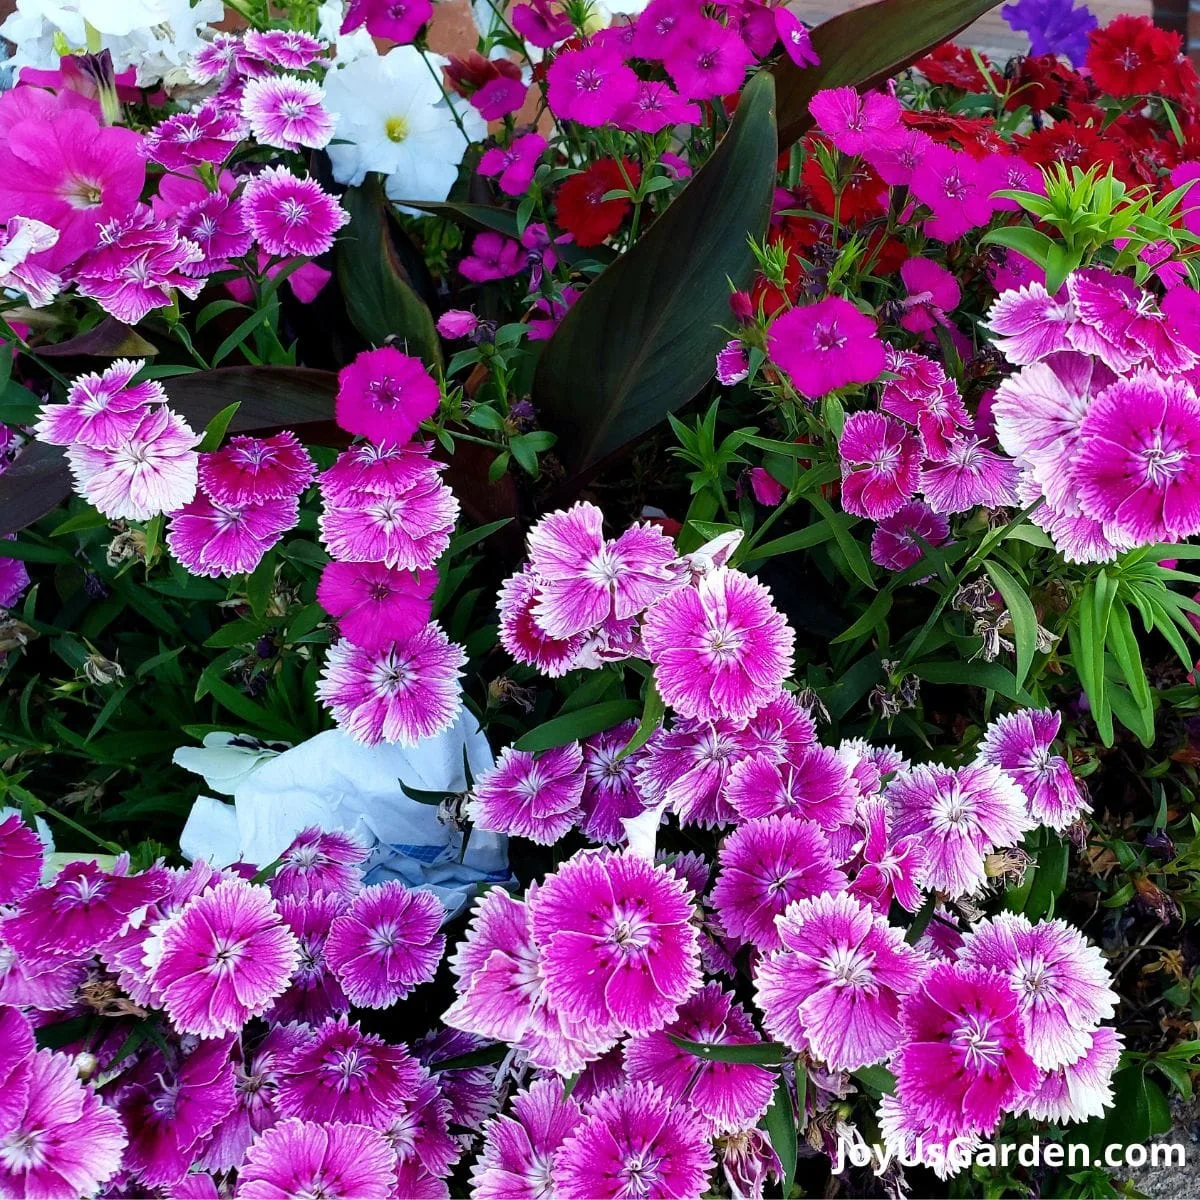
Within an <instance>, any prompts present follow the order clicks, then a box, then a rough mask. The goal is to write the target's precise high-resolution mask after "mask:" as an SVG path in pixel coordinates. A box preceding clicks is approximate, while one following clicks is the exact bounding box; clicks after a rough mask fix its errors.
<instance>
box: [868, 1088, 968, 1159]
mask: <svg viewBox="0 0 1200 1200" xmlns="http://www.w3.org/2000/svg"><path fill="white" fill-rule="evenodd" d="M879 1133H880V1135H881V1136H882V1138H883V1144H884V1146H885V1147H886V1148H887V1149H888V1150H890V1151H891V1152H892V1153H893V1154H894V1155H896V1156H897V1157H898V1158H899V1157H905V1161H913V1162H918V1161H919V1162H920V1163H921V1165H922V1166H925V1167H928V1168H929V1169H930V1170H931V1171H932V1172H933V1173H934V1174H935V1175H936V1176H937V1177H938V1178H939V1179H943V1180H944V1179H948V1178H949V1177H950V1176H952V1175H957V1174H958V1173H959V1172H960V1171H965V1170H966V1169H967V1167H969V1166H970V1165H971V1161H972V1159H971V1156H972V1155H973V1154H974V1153H975V1151H976V1150H978V1149H979V1147H980V1145H982V1139H981V1138H979V1137H978V1136H977V1135H975V1134H971V1135H969V1136H967V1135H963V1134H959V1133H956V1132H954V1131H951V1130H941V1129H937V1128H935V1127H934V1126H932V1125H930V1123H929V1122H928V1121H926V1120H923V1119H922V1118H921V1117H919V1116H917V1115H916V1114H915V1113H913V1112H912V1111H910V1110H909V1109H908V1108H907V1107H905V1105H904V1104H903V1103H902V1102H901V1101H900V1100H899V1099H898V1098H897V1097H896V1096H894V1095H890V1094H888V1095H884V1096H881V1097H880V1098H879Z"/></svg>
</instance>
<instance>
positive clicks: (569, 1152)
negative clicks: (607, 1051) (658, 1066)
mask: <svg viewBox="0 0 1200 1200" xmlns="http://www.w3.org/2000/svg"><path fill="white" fill-rule="evenodd" d="M616 1130H619V1131H620V1136H619V1138H618V1137H616V1136H614V1131H616ZM650 1163H653V1164H654V1165H655V1169H654V1176H653V1178H654V1183H653V1190H648V1189H647V1187H646V1182H645V1177H646V1167H647V1164H650ZM713 1165H714V1164H713V1156H712V1146H711V1144H710V1142H709V1139H708V1136H707V1134H706V1132H705V1127H704V1122H703V1120H702V1119H701V1117H700V1116H699V1115H698V1114H697V1113H696V1112H694V1111H693V1110H692V1109H691V1108H689V1107H688V1106H687V1105H686V1104H677V1103H672V1101H671V1100H669V1099H668V1098H667V1097H666V1096H665V1095H664V1094H663V1092H662V1090H661V1089H659V1088H657V1087H655V1086H654V1085H653V1084H651V1083H646V1082H641V1081H639V1082H636V1083H629V1084H626V1085H625V1086H624V1087H623V1088H621V1089H619V1090H616V1091H610V1092H602V1093H601V1094H600V1095H598V1096H595V1097H593V1098H592V1099H591V1100H589V1101H588V1103H587V1105H586V1106H585V1109H584V1118H583V1121H582V1122H581V1123H580V1124H579V1126H577V1128H576V1129H575V1131H574V1132H573V1133H572V1134H571V1135H570V1136H569V1137H568V1138H567V1139H566V1140H565V1141H564V1142H563V1144H562V1147H561V1148H560V1149H559V1151H558V1153H557V1154H556V1155H555V1157H554V1182H555V1194H556V1195H557V1196H561V1197H562V1198H563V1200H597V1197H601V1196H613V1197H617V1196H635V1195H637V1194H638V1193H639V1192H641V1193H642V1194H643V1195H654V1196H662V1197H667V1196H669V1197H671V1200H700V1197H701V1196H702V1195H703V1194H704V1192H705V1191H706V1190H707V1187H708V1175H709V1172H710V1171H711V1170H712V1168H713Z"/></svg>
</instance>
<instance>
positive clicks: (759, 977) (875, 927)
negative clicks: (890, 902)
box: [755, 893, 929, 1071]
mask: <svg viewBox="0 0 1200 1200" xmlns="http://www.w3.org/2000/svg"><path fill="white" fill-rule="evenodd" d="M778 928H779V937H780V941H781V942H782V943H783V948H782V949H781V950H778V951H776V952H775V953H773V954H770V955H768V956H766V957H765V958H763V959H762V961H761V962H760V963H759V964H758V967H757V969H756V971H755V984H756V986H757V988H758V991H757V1002H758V1006H759V1008H760V1009H761V1010H762V1013H763V1023H764V1024H765V1026H766V1028H767V1029H768V1031H769V1032H770V1033H772V1034H773V1035H774V1036H775V1037H777V1038H779V1039H781V1040H782V1041H783V1042H784V1043H785V1044H786V1045H788V1046H790V1047H791V1048H792V1049H793V1050H810V1051H811V1052H812V1053H813V1054H814V1055H815V1056H816V1057H817V1058H819V1059H820V1060H821V1061H822V1062H824V1063H826V1064H828V1065H829V1066H830V1067H832V1068H833V1069H835V1070H839V1071H853V1070H857V1069H858V1068H859V1067H865V1066H867V1065H869V1064H871V1063H877V1062H881V1061H882V1060H883V1059H884V1058H886V1057H887V1056H888V1055H889V1054H891V1053H892V1051H893V1050H895V1048H896V1046H897V1045H898V1044H899V1042H900V1041H901V1034H902V1026H901V1022H900V1005H901V1001H902V999H903V998H904V997H905V996H907V995H909V994H910V993H912V992H914V991H915V990H916V989H917V987H918V986H919V985H920V983H921V978H922V976H923V975H924V974H925V971H926V970H927V969H928V966H929V962H928V959H927V958H926V957H925V955H923V954H921V953H920V952H919V951H917V950H914V949H913V948H912V947H911V946H909V945H907V944H906V943H905V941H904V931H903V930H902V929H898V928H896V927H895V926H892V925H889V924H888V923H887V920H886V918H885V917H883V916H881V915H880V914H879V913H876V912H873V911H872V910H871V909H870V908H868V907H866V906H865V905H864V904H863V903H862V902H861V901H860V900H859V899H858V898H857V897H855V896H852V895H849V894H847V893H841V894H838V895H825V896H817V897H813V898H811V899H806V900H798V901H796V902H795V903H794V904H792V905H791V906H790V907H789V908H788V910H787V911H786V912H785V913H784V915H783V916H782V917H781V918H780V919H779V922H778Z"/></svg>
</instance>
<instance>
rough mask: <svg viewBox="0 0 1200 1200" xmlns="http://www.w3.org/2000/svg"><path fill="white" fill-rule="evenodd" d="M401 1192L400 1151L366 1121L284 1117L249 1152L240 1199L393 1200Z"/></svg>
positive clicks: (240, 1171)
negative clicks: (332, 1122)
mask: <svg viewBox="0 0 1200 1200" xmlns="http://www.w3.org/2000/svg"><path fill="white" fill-rule="evenodd" d="M394 1195H396V1155H395V1152H394V1151H393V1150H392V1148H391V1147H390V1146H389V1145H388V1144H387V1142H386V1141H385V1140H384V1138H383V1135H382V1134H381V1133H379V1132H377V1131H376V1130H374V1129H369V1128H367V1127H366V1126H363V1125H352V1124H339V1125H330V1124H326V1123H325V1122H320V1121H298V1120H294V1119H293V1120H287V1121H280V1122H279V1124H278V1125H275V1126H273V1127H272V1128H270V1129H268V1130H267V1131H266V1132H265V1133H264V1134H263V1135H262V1136H261V1137H260V1138H259V1139H258V1140H257V1141H256V1142H255V1143H254V1145H253V1146H251V1147H250V1149H249V1150H248V1151H247V1152H246V1161H245V1162H244V1163H243V1164H242V1166H241V1167H240V1168H239V1169H238V1185H237V1196H238V1200H286V1198H287V1197H290V1196H323V1197H326V1198H327V1200H389V1197H391V1196H394Z"/></svg>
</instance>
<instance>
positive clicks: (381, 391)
mask: <svg viewBox="0 0 1200 1200" xmlns="http://www.w3.org/2000/svg"><path fill="white" fill-rule="evenodd" d="M440 399H441V392H440V390H439V389H438V385H437V383H436V382H435V381H434V380H433V379H432V378H431V376H430V375H429V372H428V371H426V370H425V367H424V364H423V363H422V362H421V360H420V359H419V358H413V357H411V356H410V355H408V354H401V353H400V351H399V350H397V349H396V348H395V347H394V346H382V347H380V348H379V349H378V350H364V351H363V352H362V353H361V354H359V355H358V357H357V358H355V360H354V361H353V362H352V363H350V364H349V366H345V367H343V368H342V369H341V371H339V372H338V394H337V403H336V408H335V417H336V419H337V423H338V424H339V425H340V426H341V427H342V428H343V429H344V430H346V432H347V433H356V434H360V435H361V436H362V437H366V438H370V440H371V441H373V442H388V443H401V442H407V441H408V440H409V439H410V438H411V437H412V436H413V434H415V433H416V432H417V429H418V427H419V426H420V424H421V422H422V421H424V420H425V419H426V418H428V417H431V416H433V414H434V413H435V412H437V407H438V402H439V400H440Z"/></svg>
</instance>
